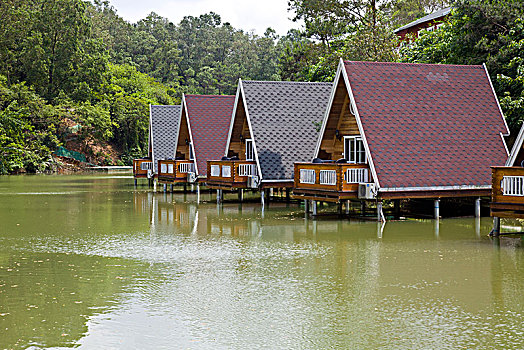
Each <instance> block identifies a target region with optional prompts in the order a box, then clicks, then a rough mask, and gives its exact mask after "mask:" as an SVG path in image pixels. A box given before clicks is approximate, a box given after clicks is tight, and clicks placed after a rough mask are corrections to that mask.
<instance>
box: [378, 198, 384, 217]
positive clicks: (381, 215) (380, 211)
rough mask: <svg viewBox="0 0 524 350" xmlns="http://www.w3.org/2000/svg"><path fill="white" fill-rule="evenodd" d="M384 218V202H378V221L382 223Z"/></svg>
mask: <svg viewBox="0 0 524 350" xmlns="http://www.w3.org/2000/svg"><path fill="white" fill-rule="evenodd" d="M383 216H384V214H382V201H378V202H377V220H378V221H379V222H382V221H383Z"/></svg>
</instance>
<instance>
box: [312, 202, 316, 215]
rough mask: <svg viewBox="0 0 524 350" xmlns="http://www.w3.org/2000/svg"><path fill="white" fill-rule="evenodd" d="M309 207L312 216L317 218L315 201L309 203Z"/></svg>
mask: <svg viewBox="0 0 524 350" xmlns="http://www.w3.org/2000/svg"><path fill="white" fill-rule="evenodd" d="M311 207H312V209H313V212H312V214H313V216H317V201H311Z"/></svg>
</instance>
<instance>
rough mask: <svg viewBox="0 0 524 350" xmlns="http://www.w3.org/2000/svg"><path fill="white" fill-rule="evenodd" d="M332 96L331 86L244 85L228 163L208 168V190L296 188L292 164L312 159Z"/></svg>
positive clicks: (239, 91) (228, 148)
mask: <svg viewBox="0 0 524 350" xmlns="http://www.w3.org/2000/svg"><path fill="white" fill-rule="evenodd" d="M330 91H331V83H307V82H289V81H242V80H240V81H239V83H238V89H237V94H236V99H235V107H234V111H233V115H232V118H231V123H230V128H229V135H228V138H227V144H226V147H225V152H223V154H222V155H223V156H224V157H223V158H222V159H221V158H220V157H217V158H216V160H210V161H208V162H207V166H208V174H209V176H208V179H207V185H208V186H209V187H211V188H214V189H217V190H219V191H222V190H234V189H254V190H258V189H267V188H280V189H282V188H287V189H290V188H292V187H293V163H294V162H296V161H306V160H309V159H311V158H312V156H313V150H314V145H315V142H316V139H317V135H318V126H319V122H320V121H321V120H322V116H323V114H324V111H325V109H326V106H327V101H328V98H329V93H330ZM240 193H241V192H240Z"/></svg>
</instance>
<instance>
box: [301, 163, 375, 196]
mask: <svg viewBox="0 0 524 350" xmlns="http://www.w3.org/2000/svg"><path fill="white" fill-rule="evenodd" d="M294 182H295V183H294V188H296V189H310V190H322V191H334V192H356V191H358V184H359V183H363V182H371V176H370V173H369V166H368V165H367V164H347V163H346V164H341V163H295V181H294Z"/></svg>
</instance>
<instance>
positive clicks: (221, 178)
mask: <svg viewBox="0 0 524 350" xmlns="http://www.w3.org/2000/svg"><path fill="white" fill-rule="evenodd" d="M207 174H208V176H207V185H208V186H209V187H211V188H216V189H233V188H247V180H248V178H249V177H250V176H254V175H256V174H257V170H256V164H255V162H254V161H249V160H209V161H208V162H207Z"/></svg>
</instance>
